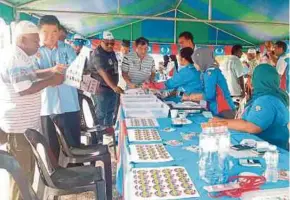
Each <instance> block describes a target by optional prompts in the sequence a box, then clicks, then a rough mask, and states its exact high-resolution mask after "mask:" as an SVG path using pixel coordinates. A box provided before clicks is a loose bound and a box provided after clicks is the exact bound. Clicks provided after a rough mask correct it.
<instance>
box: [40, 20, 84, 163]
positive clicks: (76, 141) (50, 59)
mask: <svg viewBox="0 0 290 200" xmlns="http://www.w3.org/2000/svg"><path fill="white" fill-rule="evenodd" d="M59 27H60V23H59V21H58V19H57V18H56V17H55V16H53V15H45V16H43V17H42V18H41V19H40V20H39V28H40V40H41V47H40V49H39V52H38V55H37V63H38V66H39V69H50V68H51V67H53V66H55V65H57V64H61V65H64V66H65V67H67V66H69V65H70V64H71V63H72V62H73V61H74V59H75V58H76V54H75V52H74V50H73V49H72V47H71V46H70V45H68V44H66V43H64V42H62V41H59V40H58V39H59ZM64 70H65V69H64ZM64 70H63V71H64ZM79 110H80V108H79V101H78V93H77V89H76V88H73V87H71V86H68V85H65V84H62V85H59V86H57V87H48V88H46V89H44V90H43V91H42V107H41V113H40V115H41V125H42V133H43V134H44V136H45V137H46V138H47V141H48V143H49V145H50V147H51V149H52V150H53V153H54V155H55V156H56V158H58V156H59V143H58V138H57V133H56V130H55V126H54V123H53V122H55V123H56V124H57V125H58V126H59V128H60V130H61V131H62V132H63V134H64V136H65V139H66V140H67V142H68V144H69V145H70V146H72V147H79V146H80V132H81V131H80V113H79Z"/></svg>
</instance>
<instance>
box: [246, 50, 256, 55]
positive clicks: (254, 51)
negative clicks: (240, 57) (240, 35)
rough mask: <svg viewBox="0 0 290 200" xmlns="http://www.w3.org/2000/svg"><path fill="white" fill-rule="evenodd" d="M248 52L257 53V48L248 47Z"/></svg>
mask: <svg viewBox="0 0 290 200" xmlns="http://www.w3.org/2000/svg"><path fill="white" fill-rule="evenodd" d="M248 53H254V54H255V53H256V49H248Z"/></svg>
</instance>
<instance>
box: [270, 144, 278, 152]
mask: <svg viewBox="0 0 290 200" xmlns="http://www.w3.org/2000/svg"><path fill="white" fill-rule="evenodd" d="M269 150H270V151H276V150H277V147H276V146H275V145H270V146H269Z"/></svg>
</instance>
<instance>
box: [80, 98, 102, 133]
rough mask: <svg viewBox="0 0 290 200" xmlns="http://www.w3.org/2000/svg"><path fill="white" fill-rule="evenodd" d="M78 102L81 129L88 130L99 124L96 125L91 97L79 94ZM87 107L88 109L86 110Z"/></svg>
mask: <svg viewBox="0 0 290 200" xmlns="http://www.w3.org/2000/svg"><path fill="white" fill-rule="evenodd" d="M79 102H80V108H81V122H82V123H81V125H82V128H83V129H88V128H92V127H94V126H96V125H98V124H99V123H98V120H97V116H96V113H95V106H94V103H93V101H92V99H91V97H88V96H87V95H85V94H84V93H79ZM87 107H88V108H89V109H87ZM87 110H89V112H86V111H87ZM89 121H93V123H91V124H90V125H89V123H88V122H89Z"/></svg>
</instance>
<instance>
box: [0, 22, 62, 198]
mask: <svg viewBox="0 0 290 200" xmlns="http://www.w3.org/2000/svg"><path fill="white" fill-rule="evenodd" d="M15 35H16V46H13V47H12V48H9V49H8V50H6V51H4V52H5V53H3V54H2V55H1V58H0V66H1V67H0V94H1V95H0V105H1V111H0V135H2V139H3V138H4V137H6V141H8V145H7V150H8V152H9V153H11V154H12V155H13V156H14V157H15V158H16V159H17V160H18V162H19V164H20V166H21V167H22V169H23V170H24V171H25V172H26V173H27V177H29V178H30V181H32V180H33V179H32V178H33V173H34V159H33V153H32V150H31V149H30V146H29V144H28V142H27V141H26V139H25V137H24V134H23V133H24V132H25V130H26V129H28V128H33V129H39V114H40V106H41V97H40V91H41V90H42V89H44V88H46V87H48V86H55V85H58V84H61V83H62V82H63V78H64V77H63V76H62V75H60V74H57V71H58V68H59V67H61V66H56V67H54V68H52V69H50V70H34V69H35V67H34V65H33V60H32V58H31V56H32V55H34V54H35V53H36V52H37V50H38V48H39V36H38V28H37V26H36V25H34V24H33V23H31V22H28V21H22V22H19V23H18V24H17V25H16V28H15ZM6 141H4V142H6ZM0 143H2V142H1V141H0ZM10 199H13V200H18V199H20V193H19V190H18V187H17V186H16V184H15V182H14V180H13V178H11V181H10Z"/></svg>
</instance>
